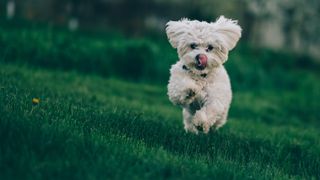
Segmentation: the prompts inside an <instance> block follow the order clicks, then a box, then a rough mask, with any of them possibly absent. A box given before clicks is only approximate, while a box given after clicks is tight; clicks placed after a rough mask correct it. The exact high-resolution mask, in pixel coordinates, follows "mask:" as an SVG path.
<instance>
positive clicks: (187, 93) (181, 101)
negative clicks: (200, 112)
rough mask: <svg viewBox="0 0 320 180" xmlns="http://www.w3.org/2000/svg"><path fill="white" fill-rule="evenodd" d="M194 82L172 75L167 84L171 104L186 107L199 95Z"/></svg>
mask: <svg viewBox="0 0 320 180" xmlns="http://www.w3.org/2000/svg"><path fill="white" fill-rule="evenodd" d="M199 91H200V90H199V87H198V86H197V85H196V84H195V82H194V80H192V79H191V78H189V77H185V76H182V75H179V74H172V75H171V77H170V79H169V84H168V96H169V99H170V101H171V102H172V103H173V104H176V105H180V106H182V107H188V106H189V105H190V104H191V103H192V102H193V101H194V99H195V97H196V95H197V94H198V93H199Z"/></svg>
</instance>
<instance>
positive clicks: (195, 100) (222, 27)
mask: <svg viewBox="0 0 320 180" xmlns="http://www.w3.org/2000/svg"><path fill="white" fill-rule="evenodd" d="M166 32H167V36H168V39H169V41H170V44H171V45H172V46H173V47H174V48H177V50H178V54H179V59H180V60H179V61H178V62H177V63H176V64H174V65H173V66H172V67H171V69H170V73H171V76H170V80H169V85H168V95H169V99H170V101H171V102H172V103H174V104H176V105H179V106H181V107H182V108H183V122H184V128H185V130H186V131H187V132H193V133H196V134H197V133H198V132H199V130H202V131H203V132H204V133H208V132H209V130H210V128H211V127H213V128H214V129H218V128H219V127H221V126H222V125H224V124H225V123H226V121H227V115H228V110H229V106H230V103H231V98H232V92H231V85H230V80H229V76H228V74H227V72H226V70H225V68H224V67H223V63H224V62H226V60H227V59H228V52H229V51H230V50H231V49H233V48H234V47H235V45H236V43H237V41H238V40H239V38H240V37H241V27H240V26H239V25H238V24H237V21H234V20H231V19H226V18H225V17H223V16H221V17H219V18H218V19H217V21H216V22H212V23H208V22H203V21H202V22H200V21H196V20H193V21H191V20H188V19H182V20H180V21H170V22H168V23H167V28H166Z"/></svg>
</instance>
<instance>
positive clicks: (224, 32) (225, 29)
mask: <svg viewBox="0 0 320 180" xmlns="http://www.w3.org/2000/svg"><path fill="white" fill-rule="evenodd" d="M212 25H213V30H214V33H215V34H216V35H217V36H218V37H219V40H220V43H221V45H222V46H223V47H225V48H226V49H227V50H228V51H230V50H231V49H233V48H234V47H235V46H236V44H237V42H238V40H239V38H240V37H241V30H242V29H241V27H240V26H239V25H238V22H237V21H236V20H232V19H227V18H225V17H224V16H220V17H219V18H218V19H217V21H216V22H214V23H212Z"/></svg>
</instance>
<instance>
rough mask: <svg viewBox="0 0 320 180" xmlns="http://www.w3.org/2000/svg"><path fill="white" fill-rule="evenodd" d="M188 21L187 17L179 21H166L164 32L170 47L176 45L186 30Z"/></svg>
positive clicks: (175, 46)
mask: <svg viewBox="0 0 320 180" xmlns="http://www.w3.org/2000/svg"><path fill="white" fill-rule="evenodd" d="M188 22H189V20H188V19H181V20H180V21H169V22H168V23H167V25H166V26H167V27H166V32H167V36H168V39H169V42H170V44H171V45H172V47H174V48H177V47H178V43H179V40H180V38H181V37H182V36H183V35H184V34H185V33H186V31H187V30H188Z"/></svg>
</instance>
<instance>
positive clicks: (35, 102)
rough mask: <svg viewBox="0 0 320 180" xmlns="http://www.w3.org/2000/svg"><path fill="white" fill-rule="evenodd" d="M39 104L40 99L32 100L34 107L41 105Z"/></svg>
mask: <svg viewBox="0 0 320 180" xmlns="http://www.w3.org/2000/svg"><path fill="white" fill-rule="evenodd" d="M39 102H40V98H33V99H32V103H33V104H34V105H36V104H39Z"/></svg>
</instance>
